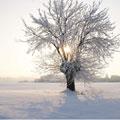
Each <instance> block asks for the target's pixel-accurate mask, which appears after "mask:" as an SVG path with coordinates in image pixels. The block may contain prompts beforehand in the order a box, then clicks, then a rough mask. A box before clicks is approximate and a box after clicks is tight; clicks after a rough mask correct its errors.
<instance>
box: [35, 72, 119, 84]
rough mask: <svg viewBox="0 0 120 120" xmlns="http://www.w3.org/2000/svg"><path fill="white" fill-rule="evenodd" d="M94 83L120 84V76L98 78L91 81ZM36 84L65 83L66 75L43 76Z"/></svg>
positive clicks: (36, 80)
mask: <svg viewBox="0 0 120 120" xmlns="http://www.w3.org/2000/svg"><path fill="white" fill-rule="evenodd" d="M91 81H93V82H120V76H117V75H113V76H111V77H108V76H106V77H104V78H100V77H96V79H94V80H91ZM34 82H65V77H64V75H53V74H50V75H45V76H41V77H40V78H39V79H35V80H34Z"/></svg>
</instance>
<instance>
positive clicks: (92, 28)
mask: <svg viewBox="0 0 120 120" xmlns="http://www.w3.org/2000/svg"><path fill="white" fill-rule="evenodd" d="M45 7H46V11H44V12H41V10H40V9H39V10H38V13H39V17H38V18H37V17H35V16H34V15H31V18H32V20H33V23H35V24H36V25H37V27H30V26H28V25H27V24H26V23H25V22H24V24H25V27H26V34H27V40H26V42H28V43H29V45H30V51H35V50H40V49H41V48H42V47H44V46H45V45H53V46H54V47H55V49H56V52H54V54H58V55H59V59H60V60H61V63H60V64H61V65H60V71H61V72H62V73H64V75H65V76H66V81H67V88H68V89H70V90H72V91H75V83H74V78H75V76H76V75H77V74H79V76H80V77H84V79H89V78H92V77H93V76H95V75H96V74H97V72H98V71H99V70H100V68H103V66H104V64H105V60H106V58H109V57H111V55H112V54H113V53H114V50H115V49H117V48H118V47H119V43H120V42H119V40H118V39H117V37H113V34H112V33H113V30H114V28H115V27H114V26H113V24H112V23H111V22H110V20H109V17H108V15H107V10H106V9H102V10H100V2H97V3H96V2H93V4H92V5H87V4H84V3H83V2H79V1H77V0H76V1H73V0H49V2H48V4H47V5H45ZM48 48H49V47H48ZM53 59H54V57H53Z"/></svg>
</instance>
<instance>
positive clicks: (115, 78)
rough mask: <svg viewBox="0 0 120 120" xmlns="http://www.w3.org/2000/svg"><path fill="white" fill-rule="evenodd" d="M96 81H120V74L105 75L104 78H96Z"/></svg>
mask: <svg viewBox="0 0 120 120" xmlns="http://www.w3.org/2000/svg"><path fill="white" fill-rule="evenodd" d="M93 81H94V82H120V76H119V75H112V76H111V77H108V76H106V77H104V78H96V80H93Z"/></svg>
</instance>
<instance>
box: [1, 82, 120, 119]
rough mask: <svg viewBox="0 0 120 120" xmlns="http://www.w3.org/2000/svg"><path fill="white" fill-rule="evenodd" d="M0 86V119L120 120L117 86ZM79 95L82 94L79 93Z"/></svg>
mask: <svg viewBox="0 0 120 120" xmlns="http://www.w3.org/2000/svg"><path fill="white" fill-rule="evenodd" d="M76 89H77V90H78V91H77V92H76V93H73V92H70V91H66V90H65V85H64V84H62V83H11V84H10V83H0V119H2V118H7V119H14V118H16V119H17V118H20V119H23V118H25V119H27V118H28V119H30V118H31V119H33V118H34V119H37V118H39V119H40V118H51V119H52V118H56V119H57V118H68V119H70V118H71V119H74V118H81V119H83V118H86V119H93V118H94V119H95V118H97V119H106V118H107V119H110V118H113V119H116V118H118V119H120V83H90V84H85V85H84V84H83V83H78V84H77V87H76ZM81 92H82V93H81Z"/></svg>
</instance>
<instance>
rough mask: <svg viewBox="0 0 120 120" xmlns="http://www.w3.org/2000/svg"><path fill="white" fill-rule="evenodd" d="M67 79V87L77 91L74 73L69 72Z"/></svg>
mask: <svg viewBox="0 0 120 120" xmlns="http://www.w3.org/2000/svg"><path fill="white" fill-rule="evenodd" d="M66 80H67V89H69V90H71V91H75V81H74V75H73V74H72V73H71V74H69V75H68V74H67V75H66Z"/></svg>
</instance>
